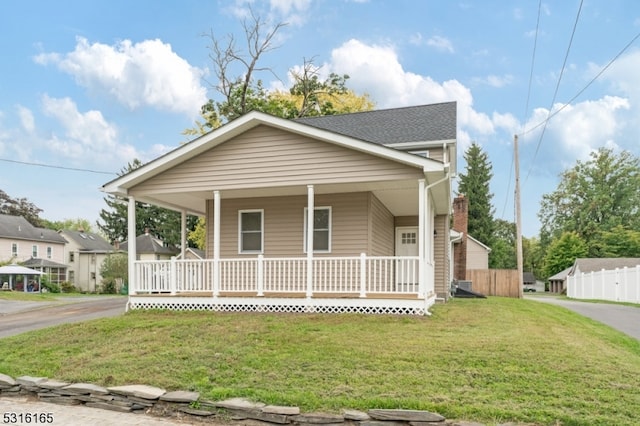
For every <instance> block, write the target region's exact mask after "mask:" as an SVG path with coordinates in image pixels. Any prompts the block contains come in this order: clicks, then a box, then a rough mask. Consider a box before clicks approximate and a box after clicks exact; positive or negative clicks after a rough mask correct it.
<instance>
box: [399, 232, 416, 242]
mask: <svg viewBox="0 0 640 426" xmlns="http://www.w3.org/2000/svg"><path fill="white" fill-rule="evenodd" d="M416 241H417V234H416V233H415V232H403V233H402V235H401V243H402V244H416Z"/></svg>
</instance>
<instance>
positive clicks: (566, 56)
mask: <svg viewBox="0 0 640 426" xmlns="http://www.w3.org/2000/svg"><path fill="white" fill-rule="evenodd" d="M583 3H584V0H580V6H579V7H578V13H576V19H575V21H574V22H573V29H572V30H571V37H570V38H569V45H568V46H567V51H566V52H565V55H564V61H563V62H562V68H561V69H560V75H559V76H558V81H557V82H556V88H555V90H554V92H553V98H552V99H551V104H550V105H549V110H548V113H547V118H546V119H545V120H544V126H543V127H542V131H541V132H540V137H539V138H538V143H537V144H536V150H535V152H534V153H533V158H532V160H531V163H530V165H529V170H528V171H527V175H526V177H525V178H524V182H525V183H526V182H527V179H528V178H529V175H530V174H531V170H532V169H533V166H534V164H535V162H536V158H537V157H538V152H539V151H540V146H541V145H542V139H543V138H544V134H545V132H546V130H547V124H548V123H549V118H550V116H551V111H552V110H553V105H554V104H555V102H556V98H557V96H558V90H559V89H560V82H561V81H562V76H563V75H564V70H565V69H566V67H567V60H568V59H569V52H571V46H572V45H573V38H574V36H575V34H576V29H577V28H578V21H579V20H580V13H581V12H582V5H583ZM525 117H526V116H525Z"/></svg>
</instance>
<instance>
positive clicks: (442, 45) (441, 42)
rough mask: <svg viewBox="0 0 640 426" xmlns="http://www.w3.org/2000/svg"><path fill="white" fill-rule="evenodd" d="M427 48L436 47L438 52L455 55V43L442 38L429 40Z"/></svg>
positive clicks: (437, 37) (436, 37)
mask: <svg viewBox="0 0 640 426" xmlns="http://www.w3.org/2000/svg"><path fill="white" fill-rule="evenodd" d="M427 46H430V47H434V48H435V49H436V50H439V51H441V52H448V53H453V52H454V49H453V43H451V40H449V39H447V38H444V37H441V36H433V37H430V38H429V40H427Z"/></svg>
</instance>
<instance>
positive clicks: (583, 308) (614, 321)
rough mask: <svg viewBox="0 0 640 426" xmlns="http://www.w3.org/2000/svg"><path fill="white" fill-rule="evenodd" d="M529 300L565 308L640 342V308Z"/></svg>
mask: <svg viewBox="0 0 640 426" xmlns="http://www.w3.org/2000/svg"><path fill="white" fill-rule="evenodd" d="M526 298H527V299H529V300H536V301H539V302H544V303H553V304H554V305H559V306H563V307H565V308H567V309H570V310H572V311H574V312H577V313H579V314H580V315H583V316H585V317H587V318H591V319H593V320H596V321H600V322H601V323H603V324H606V325H608V326H609V327H611V328H615V329H616V330H619V331H621V332H623V333H625V334H627V335H629V336H631V337H634V338H636V339H638V340H640V308H638V307H634V306H625V305H618V304H615V303H590V302H578V301H575V300H567V299H563V298H558V297H553V296H529V295H527V296H526Z"/></svg>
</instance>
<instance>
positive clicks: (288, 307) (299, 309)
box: [127, 296, 433, 315]
mask: <svg viewBox="0 0 640 426" xmlns="http://www.w3.org/2000/svg"><path fill="white" fill-rule="evenodd" d="M430 302H431V303H430ZM432 304H433V301H428V302H427V303H426V304H425V301H424V300H404V299H401V300H392V299H288V298H265V299H258V298H243V297H225V298H218V299H213V298H206V297H175V296H167V297H160V296H154V297H144V296H132V297H129V303H128V304H127V309H167V310H176V311H214V312H274V313H320V314H345V313H357V314H386V315H425V314H428V311H427V310H428V307H430V306H431V305H432Z"/></svg>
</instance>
